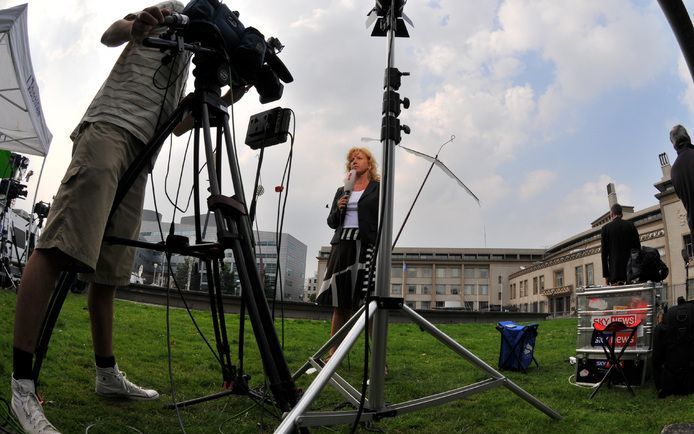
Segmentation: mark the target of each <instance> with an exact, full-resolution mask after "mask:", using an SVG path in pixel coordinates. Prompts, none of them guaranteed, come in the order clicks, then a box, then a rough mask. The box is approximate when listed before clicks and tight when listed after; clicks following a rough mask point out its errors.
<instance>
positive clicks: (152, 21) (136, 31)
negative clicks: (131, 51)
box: [125, 6, 170, 43]
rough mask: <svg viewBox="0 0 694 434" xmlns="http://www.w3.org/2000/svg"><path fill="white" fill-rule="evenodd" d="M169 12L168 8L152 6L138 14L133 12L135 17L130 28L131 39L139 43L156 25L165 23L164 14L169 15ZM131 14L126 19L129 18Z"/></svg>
mask: <svg viewBox="0 0 694 434" xmlns="http://www.w3.org/2000/svg"><path fill="white" fill-rule="evenodd" d="M169 13H170V12H169V10H168V9H159V8H158V7H156V6H150V7H148V8H145V9H143V10H142V11H140V12H137V13H136V14H131V15H134V19H133V24H132V27H131V28H130V40H131V41H133V42H137V43H140V42H142V41H143V40H144V39H145V38H146V37H147V36H149V34H150V32H151V31H152V30H153V29H154V28H155V27H157V26H158V25H160V24H163V23H164V16H166V15H169ZM131 15H128V16H127V17H125V19H126V20H127V19H128V18H129V17H130V16H131Z"/></svg>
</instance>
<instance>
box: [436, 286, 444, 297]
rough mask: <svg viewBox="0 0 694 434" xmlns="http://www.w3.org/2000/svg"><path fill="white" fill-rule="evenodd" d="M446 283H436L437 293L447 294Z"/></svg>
mask: <svg viewBox="0 0 694 434" xmlns="http://www.w3.org/2000/svg"><path fill="white" fill-rule="evenodd" d="M445 294H446V285H436V295H445Z"/></svg>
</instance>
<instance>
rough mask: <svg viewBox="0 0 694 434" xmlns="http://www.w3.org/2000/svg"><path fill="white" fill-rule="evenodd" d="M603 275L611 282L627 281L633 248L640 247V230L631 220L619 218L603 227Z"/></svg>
mask: <svg viewBox="0 0 694 434" xmlns="http://www.w3.org/2000/svg"><path fill="white" fill-rule="evenodd" d="M600 238H601V249H600V250H601V256H602V276H603V277H605V278H607V281H608V282H609V283H615V282H626V280H627V262H629V256H631V249H640V248H641V242H640V241H639V232H638V231H637V230H636V226H634V224H633V223H632V222H630V221H625V220H622V219H621V218H617V219H614V220H612V221H611V222H610V223H607V224H606V225H605V226H603V227H602V231H601V233H600Z"/></svg>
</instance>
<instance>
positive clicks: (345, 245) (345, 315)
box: [316, 147, 380, 355]
mask: <svg viewBox="0 0 694 434" xmlns="http://www.w3.org/2000/svg"><path fill="white" fill-rule="evenodd" d="M345 168H346V169H347V171H348V172H349V171H350V170H354V171H355V175H356V178H355V182H354V188H353V190H352V191H351V193H349V194H345V191H344V187H339V188H338V189H337V191H336V192H335V197H334V198H333V201H332V206H331V208H330V214H329V215H328V226H330V227H331V228H332V229H335V233H334V234H333V237H332V240H331V241H330V244H331V249H330V256H329V257H328V264H327V268H326V272H325V277H324V279H323V282H322V284H321V287H320V289H319V291H318V297H317V298H316V301H317V302H318V304H322V305H329V306H333V308H334V309H333V316H332V320H331V323H330V334H331V335H334V334H335V333H336V332H337V331H338V330H339V329H340V328H341V327H342V326H343V325H344V324H345V323H346V322H347V321H348V320H349V318H350V317H351V316H352V315H353V314H354V312H355V311H356V309H357V308H358V307H359V305H360V304H361V303H362V300H363V298H364V296H365V294H366V290H367V288H368V286H369V284H370V282H371V281H372V280H373V272H372V270H371V268H372V267H371V258H372V253H373V249H374V246H375V244H376V236H377V235H376V233H377V230H378V202H379V188H380V183H379V180H380V176H379V175H378V173H377V164H376V161H375V160H374V158H373V155H372V154H371V152H370V151H369V150H368V149H366V148H359V147H354V148H351V149H350V150H349V151H348V152H347V161H346V164H345ZM335 349H336V347H333V348H332V349H331V350H330V355H332V353H333V352H334V350H335Z"/></svg>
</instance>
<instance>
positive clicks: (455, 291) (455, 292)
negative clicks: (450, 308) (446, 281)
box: [451, 286, 460, 295]
mask: <svg viewBox="0 0 694 434" xmlns="http://www.w3.org/2000/svg"><path fill="white" fill-rule="evenodd" d="M458 294H460V288H458V287H457V286H451V295H458Z"/></svg>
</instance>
